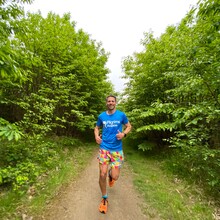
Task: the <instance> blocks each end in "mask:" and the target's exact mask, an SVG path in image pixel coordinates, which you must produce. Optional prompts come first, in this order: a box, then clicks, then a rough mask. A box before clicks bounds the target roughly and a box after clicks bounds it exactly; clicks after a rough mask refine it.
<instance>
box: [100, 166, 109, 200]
mask: <svg viewBox="0 0 220 220" xmlns="http://www.w3.org/2000/svg"><path fill="white" fill-rule="evenodd" d="M99 170H100V174H99V186H100V189H101V192H102V196H105V195H107V189H106V178H107V173H108V165H106V164H99Z"/></svg>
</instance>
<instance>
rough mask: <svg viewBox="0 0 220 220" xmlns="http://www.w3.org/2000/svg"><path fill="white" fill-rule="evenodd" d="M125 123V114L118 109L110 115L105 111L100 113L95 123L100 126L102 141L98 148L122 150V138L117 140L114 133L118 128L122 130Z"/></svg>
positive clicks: (126, 120) (126, 121)
mask: <svg viewBox="0 0 220 220" xmlns="http://www.w3.org/2000/svg"><path fill="white" fill-rule="evenodd" d="M127 123H128V119H127V116H126V115H125V113H124V112H121V111H119V110H116V111H115V112H114V113H113V114H111V115H108V114H107V113H106V112H103V113H101V114H100V115H99V117H98V121H97V123H96V125H97V126H98V127H102V143H101V144H100V148H101V149H104V150H110V151H120V150H122V140H117V137H116V134H117V133H118V130H119V131H120V132H122V128H123V125H124V124H127Z"/></svg>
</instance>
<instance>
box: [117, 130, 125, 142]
mask: <svg viewBox="0 0 220 220" xmlns="http://www.w3.org/2000/svg"><path fill="white" fill-rule="evenodd" d="M116 137H117V139H118V140H121V139H122V138H123V137H124V133H122V132H120V131H119V130H118V134H116Z"/></svg>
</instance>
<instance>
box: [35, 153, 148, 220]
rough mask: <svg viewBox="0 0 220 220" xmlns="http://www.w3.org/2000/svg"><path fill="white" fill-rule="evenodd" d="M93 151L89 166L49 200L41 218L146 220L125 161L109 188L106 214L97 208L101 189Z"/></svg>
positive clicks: (65, 219)
mask: <svg viewBox="0 0 220 220" xmlns="http://www.w3.org/2000/svg"><path fill="white" fill-rule="evenodd" d="M97 154H98V153H95V154H94V156H93V157H92V160H91V161H90V163H89V165H88V166H87V167H86V169H85V170H84V171H83V172H82V174H81V175H80V176H79V178H78V180H77V181H75V182H72V183H71V184H70V185H69V186H68V187H66V188H65V189H64V190H63V191H62V192H60V193H59V195H58V196H57V197H56V198H55V199H54V200H53V201H52V202H51V203H50V204H48V207H47V208H46V211H45V213H43V215H42V216H39V218H38V219H40V220H113V219H114V220H145V219H150V218H147V217H146V216H145V215H144V214H143V213H142V210H141V207H142V206H143V202H142V199H141V197H140V195H139V194H138V192H137V191H136V190H135V189H134V186H133V183H132V175H130V172H129V167H128V165H127V162H125V163H124V165H123V167H122V170H121V176H120V178H119V180H118V181H117V182H116V183H115V185H114V187H112V188H109V187H108V189H107V190H108V194H109V206H108V212H107V214H102V213H100V212H99V210H98V206H99V204H100V201H101V192H100V188H99V184H98V178H99V169H98V160H97Z"/></svg>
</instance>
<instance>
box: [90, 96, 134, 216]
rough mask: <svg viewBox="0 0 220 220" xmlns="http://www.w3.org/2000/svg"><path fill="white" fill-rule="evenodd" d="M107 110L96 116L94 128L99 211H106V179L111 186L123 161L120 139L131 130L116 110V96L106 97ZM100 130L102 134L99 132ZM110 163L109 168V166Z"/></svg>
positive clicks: (125, 117)
mask: <svg viewBox="0 0 220 220" xmlns="http://www.w3.org/2000/svg"><path fill="white" fill-rule="evenodd" d="M106 107H107V110H106V111H105V112H102V113H101V114H100V115H99V116H98V121H97V123H96V127H95V129H94V134H95V140H96V143H97V144H99V145H100V149H99V157H98V159H99V169H100V175H99V186H100V189H101V193H102V201H101V204H100V206H99V211H100V212H102V213H106V212H107V206H108V194H107V187H106V185H107V184H106V179H107V176H108V184H109V186H110V187H112V186H113V185H114V183H115V181H116V180H117V179H118V178H119V174H120V168H121V166H122V163H123V161H124V154H123V149H122V139H123V138H125V137H126V135H127V134H128V133H129V132H130V130H131V124H130V122H129V121H128V119H127V116H126V115H125V113H124V112H122V111H119V110H116V97H115V96H113V95H109V96H108V97H107V98H106ZM101 131H102V134H101ZM109 165H110V168H109Z"/></svg>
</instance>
